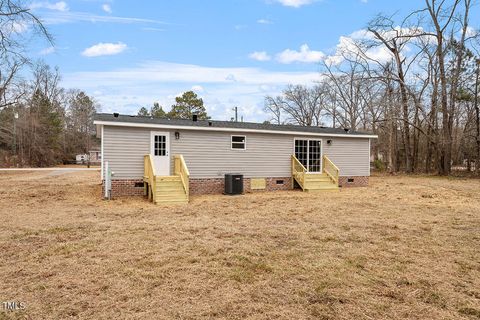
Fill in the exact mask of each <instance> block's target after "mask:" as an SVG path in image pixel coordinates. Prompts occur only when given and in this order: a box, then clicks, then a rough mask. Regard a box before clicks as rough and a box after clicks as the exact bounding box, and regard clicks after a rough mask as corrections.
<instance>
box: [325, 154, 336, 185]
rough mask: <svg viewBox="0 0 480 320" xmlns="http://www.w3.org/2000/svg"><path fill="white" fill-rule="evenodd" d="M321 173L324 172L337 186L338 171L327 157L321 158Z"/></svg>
mask: <svg viewBox="0 0 480 320" xmlns="http://www.w3.org/2000/svg"><path fill="white" fill-rule="evenodd" d="M322 171H323V172H325V173H326V174H327V175H328V176H329V177H330V179H332V180H333V182H334V183H335V184H336V185H338V179H339V176H340V169H338V167H337V166H336V165H335V164H334V163H333V162H332V160H330V159H329V158H328V157H327V156H325V155H324V156H323V162H322Z"/></svg>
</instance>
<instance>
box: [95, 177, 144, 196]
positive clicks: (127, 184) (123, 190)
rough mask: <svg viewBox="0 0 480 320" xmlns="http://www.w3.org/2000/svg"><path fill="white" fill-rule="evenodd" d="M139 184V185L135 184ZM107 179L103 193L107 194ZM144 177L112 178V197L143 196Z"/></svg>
mask: <svg viewBox="0 0 480 320" xmlns="http://www.w3.org/2000/svg"><path fill="white" fill-rule="evenodd" d="M135 184H138V186H135ZM104 187H105V181H104V183H103V186H102V195H104V194H105V188H104ZM143 195H144V189H143V179H122V180H120V179H118V180H112V198H116V197H125V196H143Z"/></svg>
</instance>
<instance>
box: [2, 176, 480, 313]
mask: <svg viewBox="0 0 480 320" xmlns="http://www.w3.org/2000/svg"><path fill="white" fill-rule="evenodd" d="M97 179H98V173H96V172H76V173H65V174H60V175H52V174H50V173H48V172H30V173H21V172H16V173H0V182H1V183H0V217H1V219H2V223H1V225H0V252H1V259H0V275H1V280H0V302H1V301H11V300H15V301H22V302H24V303H26V306H27V307H26V309H25V310H24V311H15V312H4V311H0V319H10V318H13V319H16V318H24V317H29V318H31V319H65V318H78V319H118V318H133V319H211V318H223V319H479V318H480V253H479V250H480V193H479V190H480V181H478V180H465V179H453V178H450V179H449V178H434V177H374V178H372V179H371V185H370V187H368V188H357V189H343V190H341V192H337V193H318V194H303V193H301V192H294V191H292V192H276V193H263V194H248V195H245V196H239V197H226V196H201V197H193V198H192V201H191V203H190V204H189V205H188V206H180V207H160V206H154V205H152V204H150V203H148V202H147V201H144V200H142V199H124V200H115V201H111V202H107V201H102V200H100V186H99V185H98V180H97ZM0 307H1V305H0Z"/></svg>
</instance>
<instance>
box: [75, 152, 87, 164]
mask: <svg viewBox="0 0 480 320" xmlns="http://www.w3.org/2000/svg"><path fill="white" fill-rule="evenodd" d="M87 161H88V154H77V155H76V156H75V162H76V163H77V164H85V163H87Z"/></svg>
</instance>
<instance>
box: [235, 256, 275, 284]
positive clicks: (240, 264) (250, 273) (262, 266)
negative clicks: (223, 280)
mask: <svg viewBox="0 0 480 320" xmlns="http://www.w3.org/2000/svg"><path fill="white" fill-rule="evenodd" d="M227 265H231V267H232V268H231V271H232V272H231V275H230V277H231V279H233V280H235V281H238V282H241V283H249V282H252V281H254V279H255V278H256V277H257V276H259V275H261V274H264V273H272V272H273V268H272V267H271V266H269V265H268V264H267V263H265V262H264V261H261V260H253V259H251V258H248V257H245V256H234V257H232V258H231V260H230V261H229V263H227Z"/></svg>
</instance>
